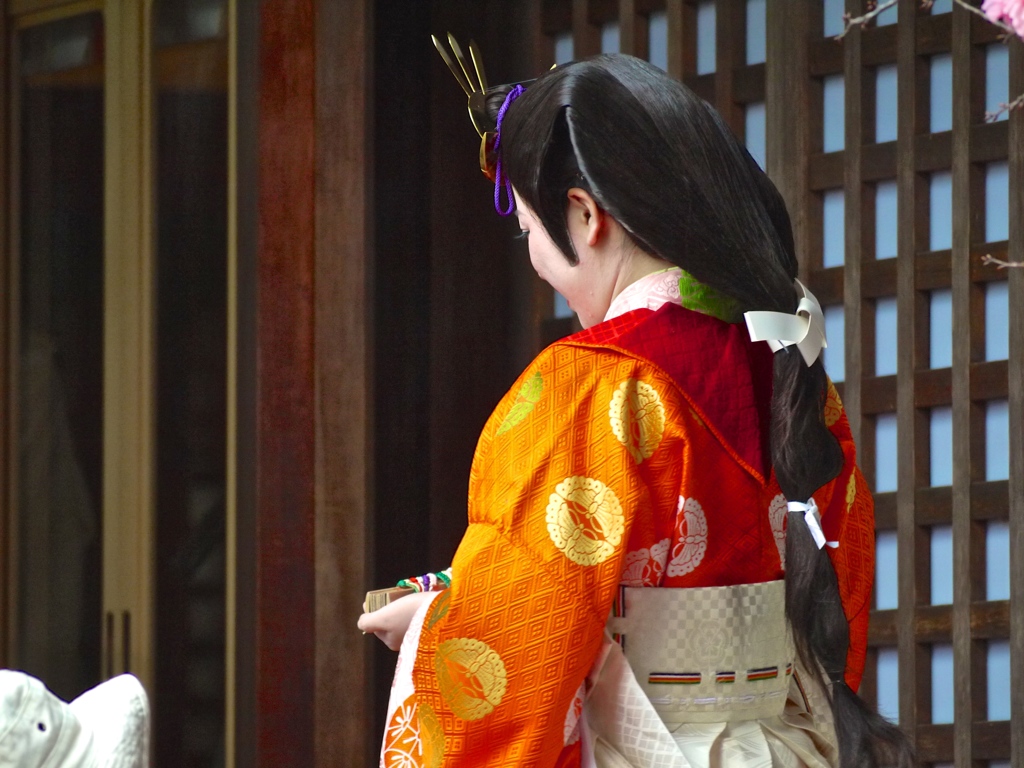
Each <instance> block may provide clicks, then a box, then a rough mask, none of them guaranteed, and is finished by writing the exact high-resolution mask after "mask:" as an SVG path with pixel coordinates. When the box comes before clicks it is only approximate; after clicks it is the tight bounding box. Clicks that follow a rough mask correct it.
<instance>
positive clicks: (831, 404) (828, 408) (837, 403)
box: [825, 379, 843, 428]
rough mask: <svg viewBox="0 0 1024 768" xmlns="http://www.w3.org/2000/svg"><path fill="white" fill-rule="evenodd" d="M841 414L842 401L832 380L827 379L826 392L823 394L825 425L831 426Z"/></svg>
mask: <svg viewBox="0 0 1024 768" xmlns="http://www.w3.org/2000/svg"><path fill="white" fill-rule="evenodd" d="M842 415H843V401H842V400H840V399H839V392H838V391H837V390H836V385H835V384H833V383H832V380H831V379H829V381H828V394H827V395H826V396H825V426H826V427H829V428H831V427H832V425H833V424H835V423H836V422H837V421H839V419H840V418H841V417H842Z"/></svg>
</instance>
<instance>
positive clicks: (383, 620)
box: [357, 592, 430, 651]
mask: <svg viewBox="0 0 1024 768" xmlns="http://www.w3.org/2000/svg"><path fill="white" fill-rule="evenodd" d="M429 597H430V593H429V592H417V593H416V594H413V595H406V596H405V597H400V598H398V599H397V600H395V601H394V602H391V603H388V604H387V605H385V606H384V607H383V608H380V609H379V610H376V611H374V612H373V613H364V614H363V615H362V616H360V617H359V623H358V624H357V626H358V627H359V628H360V629H361V630H363V632H364V633H366V634H371V633H372V634H374V635H376V636H377V637H378V638H379V639H380V641H381V642H382V643H384V645H386V646H387V647H388V648H390V649H391V650H392V651H397V650H398V649H399V648H401V647H402V640H403V639H405V633H406V632H407V631H408V630H409V623H410V622H411V621H412V617H413V614H415V613H416V611H417V610H418V609H419V607H420V606H421V605H423V603H424V602H425V601H426V600H427V599H428V598H429Z"/></svg>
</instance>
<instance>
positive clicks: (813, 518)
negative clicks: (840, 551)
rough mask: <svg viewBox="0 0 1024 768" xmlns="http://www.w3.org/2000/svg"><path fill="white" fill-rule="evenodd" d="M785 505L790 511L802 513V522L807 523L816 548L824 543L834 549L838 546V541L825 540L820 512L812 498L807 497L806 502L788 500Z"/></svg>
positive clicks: (819, 547)
mask: <svg viewBox="0 0 1024 768" xmlns="http://www.w3.org/2000/svg"><path fill="white" fill-rule="evenodd" d="M786 507H787V508H788V509H789V511H790V512H803V513H804V522H805V523H807V530H809V531H810V532H811V538H813V539H814V543H815V544H817V545H818V549H821V548H822V547H824V546H826V545H827V546H829V547H831V548H832V549H836V548H837V547H838V546H839V542H838V541H825V532H824V531H823V530H822V529H821V514H820V513H819V512H818V505H817V503H816V502H815V501H814V499H813V498H810V499H808V500H807V503H806V504H804V503H803V502H802V501H790V502H787V503H786Z"/></svg>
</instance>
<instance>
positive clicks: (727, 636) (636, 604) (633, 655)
mask: <svg viewBox="0 0 1024 768" xmlns="http://www.w3.org/2000/svg"><path fill="white" fill-rule="evenodd" d="M625 604H626V609H625V616H624V617H621V618H610V619H609V620H608V629H609V631H610V632H615V633H618V634H624V635H625V636H626V642H625V652H626V657H627V658H628V659H629V663H630V666H631V667H632V668H633V671H634V673H635V674H636V678H637V681H638V682H639V683H640V686H641V687H642V688H643V689H644V692H645V693H646V694H647V695H648V696H649V697H650V699H651V702H652V703H653V704H654V705H655V707H656V708H657V710H658V712H659V714H660V715H661V716H662V717H663V718H664V720H665V721H666V722H683V721H686V722H722V721H729V720H751V719H756V718H762V717H771V716H773V715H779V714H781V713H782V710H783V708H784V706H785V703H786V694H787V691H788V690H789V674H788V671H789V670H791V669H792V667H791V664H792V662H793V659H794V656H795V652H794V649H793V641H792V636H791V634H790V630H789V626H788V624H787V623H786V618H785V585H784V582H783V581H781V580H779V581H771V582H766V583H763V584H740V585H736V586H731V587H707V588H690V589H667V588H661V589H651V588H629V589H626V596H625ZM695 673H699V682H694V680H695V678H696V675H695ZM723 673H734V674H735V677H734V680H735V682H719V681H720V680H724V679H730V678H729V676H728V675H723ZM673 678H675V679H676V680H677V682H673ZM683 680H685V681H686V682H683Z"/></svg>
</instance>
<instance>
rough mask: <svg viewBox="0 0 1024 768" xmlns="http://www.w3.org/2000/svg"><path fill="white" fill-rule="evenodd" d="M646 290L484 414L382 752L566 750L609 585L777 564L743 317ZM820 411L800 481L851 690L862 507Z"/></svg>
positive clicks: (392, 759)
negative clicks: (811, 509) (450, 553)
mask: <svg viewBox="0 0 1024 768" xmlns="http://www.w3.org/2000/svg"><path fill="white" fill-rule="evenodd" d="M653 304H654V306H658V305H659V304H660V306H658V308H657V309H655V310H652V309H649V308H645V307H641V308H638V309H634V310H632V311H627V312H625V313H624V314H622V315H619V316H618V317H615V318H613V319H611V320H606V321H605V322H603V323H601V324H599V325H597V326H595V327H593V328H591V329H589V330H585V331H583V332H581V333H577V334H575V335H574V336H571V337H569V338H566V339H564V340H562V341H559V342H557V343H555V344H553V345H552V346H551V347H549V348H548V349H546V350H544V351H543V352H542V353H541V354H540V355H539V356H538V357H537V358H536V359H535V360H534V361H533V363H532V364H531V365H530V366H529V368H527V370H526V371H525V372H524V373H523V374H522V375H521V376H520V378H519V380H518V381H517V382H516V383H515V384H514V385H513V387H512V389H511V390H510V391H509V393H508V394H507V395H506V396H505V397H504V398H503V399H502V401H501V402H500V403H499V404H498V406H497V408H496V409H495V410H494V413H493V414H492V416H491V417H490V419H489V420H488V422H487V424H486V425H485V427H484V429H483V433H482V435H481V436H480V441H479V444H478V446H477V450H476V455H475V458H474V462H473V467H472V471H471V473H470V482H469V527H468V529H467V531H466V534H465V537H464V538H463V540H462V543H461V545H460V546H459V549H458V552H457V553H456V555H455V559H454V561H453V563H452V586H451V588H450V589H447V590H445V591H443V592H438V593H435V594H433V595H432V598H433V599H432V600H431V601H430V603H429V604H428V605H426V606H424V607H422V608H421V609H420V611H419V612H418V614H417V617H416V618H415V619H414V621H413V626H411V627H410V630H409V633H408V634H407V636H406V638H405V642H404V644H403V648H402V651H401V654H400V659H399V663H398V668H397V670H396V678H395V684H394V688H393V692H392V701H391V704H390V706H389V724H388V727H387V730H386V733H385V737H384V745H383V749H382V754H381V765H383V766H386V767H387V768H391V767H392V766H423V767H428V766H429V767H431V768H433V767H435V766H451V767H452V768H454V767H455V766H460V767H462V766H466V767H467V768H468V767H472V768H481V767H482V766H556V765H557V766H575V765H579V764H580V741H579V728H578V727H577V725H578V723H577V721H578V718H579V713H580V710H581V709H582V701H583V697H584V696H585V693H586V692H585V690H584V686H583V682H584V678H585V677H586V676H587V674H588V671H590V669H591V667H592V666H593V664H594V662H595V658H596V657H597V654H598V652H599V650H600V649H601V646H602V640H603V637H604V628H605V624H606V621H607V620H608V617H609V611H610V609H611V607H612V603H613V599H614V598H615V596H616V593H617V590H618V589H619V587H620V585H626V586H631V587H641V586H643V587H653V588H657V587H708V586H728V585H737V584H751V583H759V582H769V581H774V580H778V579H781V578H782V577H783V563H782V559H783V558H784V542H785V538H784V537H785V532H784V520H785V514H786V500H785V498H784V497H783V496H782V494H781V492H780V491H779V488H778V485H777V483H776V482H775V481H774V478H773V476H772V473H771V467H770V459H769V453H768V438H767V435H768V419H769V402H770V398H771V381H772V353H771V351H770V350H769V349H768V346H767V345H766V344H753V343H751V342H750V341H749V339H748V338H747V333H746V329H745V328H744V327H743V326H742V325H735V324H729V323H726V322H723V321H721V320H718V319H716V318H714V317H710V316H708V315H705V314H701V313H698V312H695V311H691V310H689V309H685V308H684V307H682V306H680V305H679V303H678V300H676V301H672V300H668V301H666V302H664V303H662V302H660V301H659V302H653ZM783 354H784V353H783ZM826 420H827V423H828V425H829V427H830V428H831V429H832V431H833V433H834V434H835V435H836V437H837V439H838V440H839V441H840V443H841V445H842V448H843V451H844V454H845V457H846V464H845V467H844V469H843V471H842V472H841V474H840V475H839V477H837V478H836V479H835V480H834V481H832V482H831V483H829V484H828V485H827V486H825V487H823V488H822V489H820V490H819V491H818V492H817V493H815V495H814V496H815V499H816V501H817V504H818V506H819V507H820V509H821V512H822V524H823V528H824V531H825V534H826V536H827V537H828V538H829V539H830V540H835V541H838V542H839V547H838V548H837V549H834V550H830V551H829V554H830V555H831V556H832V558H833V562H834V563H835V566H836V570H837V572H838V574H839V580H840V585H841V589H842V594H843V600H844V608H845V610H846V613H847V616H848V618H849V619H850V623H851V648H850V655H849V659H848V666H847V680H848V682H849V684H850V686H851V687H852V688H853V689H854V690H856V689H857V686H858V685H859V681H860V676H861V673H862V671H863V666H864V655H865V649H866V635H867V615H868V610H869V597H870V589H871V578H872V575H873V571H874V567H873V557H874V532H873V530H874V529H873V509H872V501H871V497H870V494H869V493H868V492H867V489H866V486H865V483H864V480H863V478H862V477H861V475H860V472H859V471H858V470H857V469H856V467H855V463H854V446H853V443H852V440H851V438H850V431H849V426H848V423H847V421H846V418H845V415H844V414H843V411H842V406H841V404H840V402H839V398H838V396H837V394H836V392H835V389H834V388H832V387H831V386H830V389H829V397H828V406H827V410H826Z"/></svg>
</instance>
